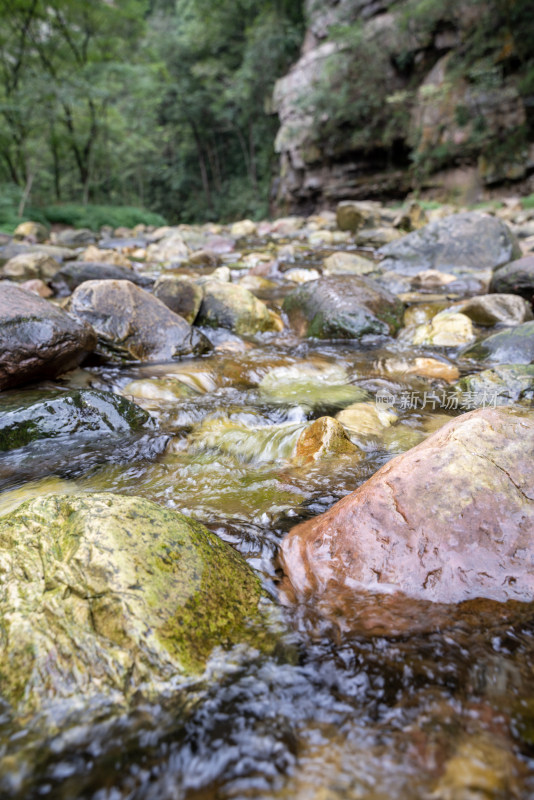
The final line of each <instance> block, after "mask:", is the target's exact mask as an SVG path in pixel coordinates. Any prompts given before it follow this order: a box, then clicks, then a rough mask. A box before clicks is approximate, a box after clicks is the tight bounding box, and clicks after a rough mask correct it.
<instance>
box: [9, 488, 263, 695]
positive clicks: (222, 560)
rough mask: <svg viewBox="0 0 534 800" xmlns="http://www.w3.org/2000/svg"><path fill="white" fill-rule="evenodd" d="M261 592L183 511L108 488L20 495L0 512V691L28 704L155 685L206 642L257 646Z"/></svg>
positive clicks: (205, 651)
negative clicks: (20, 501) (22, 497)
mask: <svg viewBox="0 0 534 800" xmlns="http://www.w3.org/2000/svg"><path fill="white" fill-rule="evenodd" d="M261 601H262V590H261V585H260V582H259V580H258V578H257V577H256V576H255V574H254V572H253V571H252V570H251V569H250V567H249V566H248V565H247V563H246V562H245V560H244V559H243V558H242V557H241V556H240V555H239V554H238V553H236V552H235V551H234V550H233V549H232V548H231V547H230V546H229V545H227V544H225V543H224V542H222V541H221V540H220V539H218V538H217V537H216V536H215V535H214V534H212V533H210V532H209V531H208V530H207V529H206V528H204V527H203V526H202V525H201V524H199V523H197V522H195V521H194V520H192V519H190V518H188V517H186V516H184V515H182V514H179V513H177V512H175V511H172V510H170V509H167V508H163V507H161V506H158V505H156V504H155V503H152V502H150V501H148V500H145V499H143V498H140V497H126V496H122V495H114V494H108V493H101V494H92V495H90V494H85V495H84V494H77V495H72V494H71V495H68V494H55V495H48V496H46V497H40V498H37V499H32V500H29V501H27V502H25V503H23V504H22V505H21V506H19V507H18V508H17V509H16V510H15V511H13V512H12V513H10V514H7V515H6V516H4V517H2V518H1V519H0V694H1V695H2V696H3V697H4V699H6V700H7V701H8V702H10V703H11V704H12V705H15V706H19V708H25V709H27V710H31V709H36V708H39V707H41V706H42V705H43V704H44V703H45V702H46V701H47V700H53V699H55V698H61V697H68V696H72V695H74V694H75V695H78V696H79V695H82V696H83V695H85V694H87V695H92V694H99V693H104V694H107V693H109V692H117V691H118V692H120V693H124V694H125V695H126V696H128V694H129V693H131V692H132V691H134V690H135V689H137V688H139V687H140V686H142V687H144V688H145V689H146V690H148V691H150V690H152V689H156V690H157V688H158V685H159V684H160V683H161V682H165V681H167V680H169V679H171V678H174V677H176V676H177V675H185V676H188V675H194V674H195V673H197V674H198V673H200V672H202V669H203V667H204V666H205V663H206V661H207V659H208V657H209V655H210V653H211V651H212V650H213V648H214V647H215V646H222V647H224V648H228V647H230V646H232V645H234V644H238V643H246V644H251V645H253V646H256V647H260V648H263V645H264V642H265V640H267V639H271V640H272V631H270V632H268V630H267V627H266V625H265V620H264V618H263V610H262V605H263V604H262V603H261ZM262 622H263V625H262ZM271 648H272V642H271Z"/></svg>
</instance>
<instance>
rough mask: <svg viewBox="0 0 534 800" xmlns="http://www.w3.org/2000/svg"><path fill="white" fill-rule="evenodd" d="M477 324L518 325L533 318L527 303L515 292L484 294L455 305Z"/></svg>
mask: <svg viewBox="0 0 534 800" xmlns="http://www.w3.org/2000/svg"><path fill="white" fill-rule="evenodd" d="M455 309H456V310H458V311H460V312H461V313H462V314H465V315H466V316H468V317H470V318H471V319H472V320H473V322H476V324H477V325H496V324H497V323H499V322H500V323H502V324H503V325H520V324H521V323H522V322H528V321H529V320H531V319H532V318H533V316H532V308H531V307H530V305H529V303H527V301H526V300H524V299H523V298H522V297H518V296H517V295H516V294H486V295H481V296H479V297H471V298H469V300H466V301H465V302H463V303H461V304H459V305H457V306H455Z"/></svg>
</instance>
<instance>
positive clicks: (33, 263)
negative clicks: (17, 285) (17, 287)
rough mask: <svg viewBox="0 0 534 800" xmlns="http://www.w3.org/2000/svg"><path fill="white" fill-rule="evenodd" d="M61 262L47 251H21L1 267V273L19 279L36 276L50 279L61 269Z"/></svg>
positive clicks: (23, 279)
mask: <svg viewBox="0 0 534 800" xmlns="http://www.w3.org/2000/svg"><path fill="white" fill-rule="evenodd" d="M59 266H60V265H59V263H58V262H57V261H56V260H55V259H54V258H52V257H51V256H48V255H46V253H39V252H37V253H20V255H18V256H14V257H13V258H10V259H9V261H6V263H5V264H4V266H3V267H2V268H1V269H0V275H2V276H3V277H4V278H10V279H12V280H18V281H28V280H32V279H34V278H40V279H41V280H45V281H47V280H49V279H50V278H52V277H53V276H54V275H55V274H56V272H57V271H58V269H59Z"/></svg>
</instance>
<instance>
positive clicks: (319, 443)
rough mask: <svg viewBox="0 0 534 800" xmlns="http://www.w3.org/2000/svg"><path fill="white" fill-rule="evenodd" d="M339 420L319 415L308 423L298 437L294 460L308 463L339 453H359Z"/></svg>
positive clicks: (353, 454)
mask: <svg viewBox="0 0 534 800" xmlns="http://www.w3.org/2000/svg"><path fill="white" fill-rule="evenodd" d="M359 452H360V451H359V450H358V448H357V447H356V445H354V444H352V442H351V441H350V439H349V437H348V436H347V434H346V433H345V429H344V428H343V425H341V423H340V422H338V421H337V420H336V419H333V418H332V417H319V419H316V420H314V422H312V423H311V424H310V425H308V426H307V427H306V428H305V429H304V430H303V432H302V433H301V435H300V436H299V438H298V441H297V444H296V447H295V455H294V460H295V461H296V462H297V463H298V464H310V463H313V462H314V461H319V460H323V459H325V458H334V457H336V456H341V455H350V456H356V455H359Z"/></svg>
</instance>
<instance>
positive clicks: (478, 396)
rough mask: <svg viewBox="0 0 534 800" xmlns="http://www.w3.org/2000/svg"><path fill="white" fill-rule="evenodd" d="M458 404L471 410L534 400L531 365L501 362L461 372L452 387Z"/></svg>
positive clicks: (532, 367) (533, 367)
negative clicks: (470, 373) (485, 367)
mask: <svg viewBox="0 0 534 800" xmlns="http://www.w3.org/2000/svg"><path fill="white" fill-rule="evenodd" d="M454 389H455V391H456V392H457V394H458V395H459V402H460V405H461V406H463V407H464V408H468V409H472V408H478V407H484V406H488V405H498V406H502V405H509V404H510V403H520V402H525V403H528V404H532V401H533V400H534V364H503V365H502V366H498V367H494V368H493V369H485V370H483V371H482V372H477V373H475V374H474V375H465V377H463V378H461V379H460V380H459V381H458V382H457V383H456V385H455V387H454Z"/></svg>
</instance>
